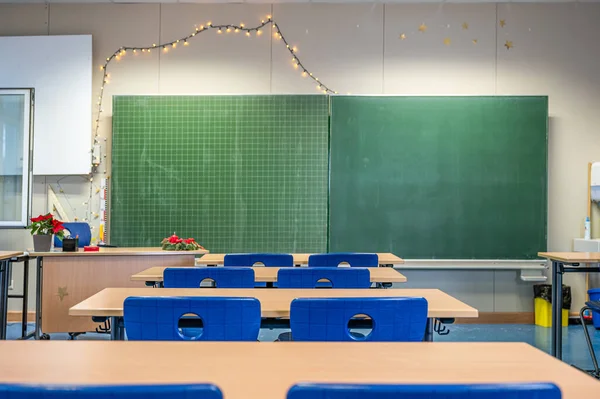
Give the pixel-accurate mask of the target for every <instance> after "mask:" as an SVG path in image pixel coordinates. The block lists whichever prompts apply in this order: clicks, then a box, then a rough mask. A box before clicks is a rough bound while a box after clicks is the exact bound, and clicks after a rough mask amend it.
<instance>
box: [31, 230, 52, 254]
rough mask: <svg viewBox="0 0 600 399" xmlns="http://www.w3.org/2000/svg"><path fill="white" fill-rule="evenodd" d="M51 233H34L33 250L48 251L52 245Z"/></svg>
mask: <svg viewBox="0 0 600 399" xmlns="http://www.w3.org/2000/svg"><path fill="white" fill-rule="evenodd" d="M52 237H53V235H52V234H35V235H34V236H33V250H34V251H35V252H49V251H50V248H51V247H52Z"/></svg>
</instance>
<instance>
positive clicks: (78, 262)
mask: <svg viewBox="0 0 600 399" xmlns="http://www.w3.org/2000/svg"><path fill="white" fill-rule="evenodd" d="M207 252H208V251H206V250H199V251H163V250H162V249H161V248H158V247H156V248H101V249H100V251H99V252H83V251H82V250H80V251H78V252H62V251H55V252H31V253H30V256H32V257H37V264H38V299H37V306H36V309H37V311H36V323H37V325H36V332H37V334H38V336H39V335H40V333H41V332H40V331H39V330H40V329H39V328H38V327H39V325H40V322H41V330H42V331H43V332H44V333H56V332H86V331H94V330H95V329H96V327H97V326H98V325H97V324H95V323H93V322H92V320H91V319H83V318H74V317H70V316H69V308H70V307H71V306H73V305H75V304H76V303H78V302H81V301H82V300H84V299H85V298H88V297H89V296H91V295H93V294H95V293H97V292H98V291H100V290H102V289H103V288H106V287H136V286H137V287H139V286H141V284H140V283H136V282H133V281H131V280H130V276H131V275H132V274H135V273H137V272H140V271H142V270H144V269H147V268H148V267H149V266H156V265H167V266H182V267H183V266H192V265H193V264H194V258H195V257H196V256H198V255H202V254H206V253H207ZM42 270H43V272H42ZM40 280H42V283H41V284H40ZM40 289H41V292H40V291H39V290H40ZM42 309H43V316H44V317H42V311H41V310H42ZM41 335H42V337H45V336H44V334H41Z"/></svg>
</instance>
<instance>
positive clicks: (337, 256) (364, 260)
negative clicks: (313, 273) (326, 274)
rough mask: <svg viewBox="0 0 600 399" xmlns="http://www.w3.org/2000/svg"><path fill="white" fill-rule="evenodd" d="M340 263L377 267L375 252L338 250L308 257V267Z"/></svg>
mask: <svg viewBox="0 0 600 399" xmlns="http://www.w3.org/2000/svg"><path fill="white" fill-rule="evenodd" d="M340 263H348V264H349V265H350V266H351V267H378V266H379V256H377V254H366V253H354V252H338V253H330V254H313V255H310V256H309V257H308V266H309V267H337V266H339V265H340Z"/></svg>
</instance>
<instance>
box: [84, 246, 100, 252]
mask: <svg viewBox="0 0 600 399" xmlns="http://www.w3.org/2000/svg"><path fill="white" fill-rule="evenodd" d="M99 251H100V247H92V246H85V247H83V252H99Z"/></svg>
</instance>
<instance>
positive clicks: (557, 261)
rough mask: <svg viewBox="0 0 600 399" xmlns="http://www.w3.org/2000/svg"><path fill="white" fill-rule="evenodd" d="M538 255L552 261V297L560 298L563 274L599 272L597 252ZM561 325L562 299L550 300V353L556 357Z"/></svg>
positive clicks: (560, 347) (542, 253) (559, 342)
mask: <svg viewBox="0 0 600 399" xmlns="http://www.w3.org/2000/svg"><path fill="white" fill-rule="evenodd" d="M538 256H539V257H541V258H546V259H548V260H550V261H551V262H552V298H562V282H563V274H565V273H598V272H600V267H599V265H598V263H599V262H600V253H598V252H538ZM590 264H594V265H593V266H590ZM561 326H562V300H560V301H552V337H551V353H552V355H553V356H556V357H557V358H558V359H562V328H561Z"/></svg>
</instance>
